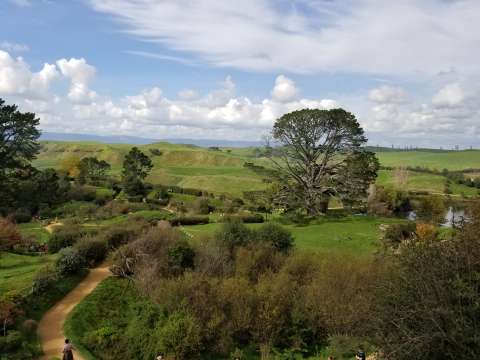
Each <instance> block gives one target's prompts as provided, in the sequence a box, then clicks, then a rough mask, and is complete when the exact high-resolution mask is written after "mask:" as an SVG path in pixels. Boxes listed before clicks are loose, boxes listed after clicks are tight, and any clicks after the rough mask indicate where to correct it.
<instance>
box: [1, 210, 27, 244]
mask: <svg viewBox="0 0 480 360" xmlns="http://www.w3.org/2000/svg"><path fill="white" fill-rule="evenodd" d="M21 239H22V237H21V235H20V232H19V231H18V230H17V226H16V225H15V224H13V223H12V222H10V221H9V220H7V219H5V218H1V217H0V251H6V250H11V249H12V248H13V247H14V246H15V245H17V244H19V243H20V241H21Z"/></svg>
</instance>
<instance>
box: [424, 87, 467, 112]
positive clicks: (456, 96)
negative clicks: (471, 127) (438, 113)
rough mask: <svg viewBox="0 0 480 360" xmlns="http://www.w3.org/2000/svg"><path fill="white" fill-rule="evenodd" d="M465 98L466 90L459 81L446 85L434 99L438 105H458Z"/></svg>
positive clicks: (433, 101)
mask: <svg viewBox="0 0 480 360" xmlns="http://www.w3.org/2000/svg"><path fill="white" fill-rule="evenodd" d="M464 100H465V92H464V91H463V89H462V87H461V86H460V84H458V83H453V84H448V85H445V86H444V87H443V88H442V89H440V91H439V92H438V93H436V94H435V95H434V97H433V99H432V103H433V105H435V106H437V107H440V108H441V107H456V106H459V105H461V104H462V103H463V101H464Z"/></svg>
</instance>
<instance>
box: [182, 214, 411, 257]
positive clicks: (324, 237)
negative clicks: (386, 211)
mask: <svg viewBox="0 0 480 360" xmlns="http://www.w3.org/2000/svg"><path fill="white" fill-rule="evenodd" d="M401 221H403V220H401V219H392V218H376V217H371V216H348V217H345V218H341V219H325V220H323V221H321V222H320V223H318V224H310V225H308V226H295V225H285V227H286V228H287V229H288V230H290V231H291V232H292V234H293V236H294V238H295V246H296V248H297V249H298V250H300V251H315V252H318V253H321V254H327V255H328V254H332V255H333V254H335V255H344V256H354V257H368V256H372V255H373V254H374V253H375V251H377V250H378V249H379V245H380V243H379V235H380V230H379V226H380V225H381V224H392V223H398V222H401ZM261 225H262V224H247V226H248V227H250V228H253V229H255V228H258V227H259V226H261ZM221 226H222V224H221V223H212V224H206V225H190V226H183V227H182V229H183V231H186V232H187V233H188V234H190V235H192V236H193V239H194V240H195V239H198V238H200V237H202V236H209V235H212V234H214V233H215V232H216V231H217V230H219V229H220V227H221Z"/></svg>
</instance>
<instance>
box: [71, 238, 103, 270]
mask: <svg viewBox="0 0 480 360" xmlns="http://www.w3.org/2000/svg"><path fill="white" fill-rule="evenodd" d="M75 249H76V250H77V251H78V255H79V256H80V257H81V258H83V259H85V262H86V264H87V265H89V266H93V265H96V264H98V263H100V262H101V261H103V260H104V259H105V257H106V256H107V242H106V241H105V239H104V238H103V237H102V236H100V235H96V236H88V235H87V236H85V237H82V238H81V239H80V240H78V241H77V242H76V244H75Z"/></svg>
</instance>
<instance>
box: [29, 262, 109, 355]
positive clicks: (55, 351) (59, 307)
mask: <svg viewBox="0 0 480 360" xmlns="http://www.w3.org/2000/svg"><path fill="white" fill-rule="evenodd" d="M110 275H111V273H110V271H109V269H108V265H107V264H102V265H100V266H99V267H97V268H94V269H91V270H90V272H89V273H88V275H87V277H86V278H85V279H83V280H82V281H81V282H80V283H79V284H78V285H77V286H76V287H75V288H74V289H73V290H72V291H70V292H69V293H68V294H67V295H66V296H65V297H64V298H63V299H62V300H60V301H59V302H58V303H56V304H55V305H54V306H53V307H52V308H51V309H50V310H48V311H47V313H46V314H45V315H44V316H43V318H42V319H41V320H40V323H39V324H38V335H39V337H40V340H41V344H42V349H43V352H44V355H43V356H42V357H41V358H40V360H50V359H51V358H52V357H58V358H60V359H61V358H62V348H63V345H64V340H65V337H64V335H63V325H64V324H65V320H66V318H67V316H68V314H69V313H70V312H71V311H72V310H73V308H74V307H75V306H76V305H77V304H78V303H79V302H80V301H82V300H83V299H84V298H85V297H86V296H87V295H88V294H90V293H91V292H92V291H93V290H94V289H95V288H96V287H97V285H98V284H99V283H100V282H102V281H103V280H105V279H106V278H107V277H109V276H110ZM74 357H75V360H85V359H84V358H83V357H82V356H81V354H79V353H78V351H77V352H75V354H74Z"/></svg>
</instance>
